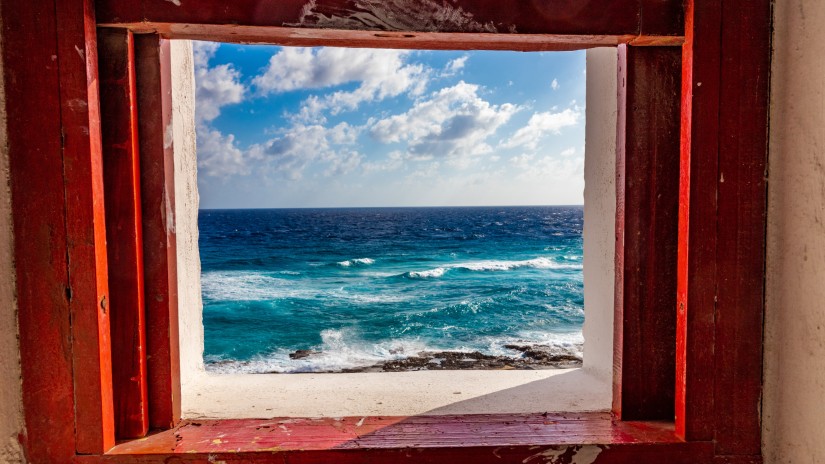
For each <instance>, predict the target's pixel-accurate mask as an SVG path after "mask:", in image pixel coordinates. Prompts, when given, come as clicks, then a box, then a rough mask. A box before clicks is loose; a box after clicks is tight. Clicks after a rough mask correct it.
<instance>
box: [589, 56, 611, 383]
mask: <svg viewBox="0 0 825 464" xmlns="http://www.w3.org/2000/svg"><path fill="white" fill-rule="evenodd" d="M617 57H618V55H617V51H616V49H615V48H594V49H592V50H588V51H587V111H586V114H587V127H586V132H585V142H586V143H585V157H584V310H585V313H584V315H585V321H584V340H585V344H584V368H585V369H586V370H588V371H590V372H591V373H593V374H594V375H595V376H597V377H598V378H599V379H602V380H603V381H606V382H610V381H611V379H612V378H613V287H614V283H615V282H614V281H615V272H614V269H615V267H614V255H615V247H616V235H615V234H616V115H617V109H616V103H617V93H616V91H617V89H616V66H617Z"/></svg>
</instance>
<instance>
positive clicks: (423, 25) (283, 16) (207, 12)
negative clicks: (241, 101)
mask: <svg viewBox="0 0 825 464" xmlns="http://www.w3.org/2000/svg"><path fill="white" fill-rule="evenodd" d="M97 7H98V18H99V20H100V22H101V23H102V24H107V25H114V24H124V23H132V24H134V23H141V22H143V23H150V24H163V23H167V24H173V23H178V24H212V25H228V24H235V25H240V26H260V27H273V26H275V27H303V28H317V29H338V30H369V31H404V32H459V33H478V32H487V33H500V34H512V33H519V34H561V35H631V36H640V35H642V34H643V33H645V32H646V31H648V30H649V31H652V32H655V33H656V34H657V35H662V36H681V35H682V24H681V21H680V18H681V2H680V1H678V0H633V1H632V2H616V1H614V0H561V1H556V2H515V3H512V2H501V1H499V0H456V1H452V2H449V3H443V2H437V1H432V0H408V1H388V2H358V1H355V0H317V1H312V2H310V1H308V0H236V1H234V2H229V3H227V2H223V1H219V0H202V1H199V2H180V4H177V3H176V2H170V1H166V0H135V1H131V2H123V1H118V0H98V2H97ZM648 11H649V14H646V15H644V23H642V21H643V14H644V13H646V12H648ZM642 24H644V27H642Z"/></svg>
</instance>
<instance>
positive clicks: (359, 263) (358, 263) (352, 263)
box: [337, 258, 375, 267]
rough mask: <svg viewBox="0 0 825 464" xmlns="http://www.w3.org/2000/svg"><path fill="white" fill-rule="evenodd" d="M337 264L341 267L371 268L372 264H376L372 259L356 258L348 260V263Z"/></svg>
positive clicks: (340, 262)
mask: <svg viewBox="0 0 825 464" xmlns="http://www.w3.org/2000/svg"><path fill="white" fill-rule="evenodd" d="M337 264H338V265H339V266H341V267H350V266H369V265H371V264H375V260H374V259H372V258H356V259H348V260H346V261H339V262H338V263H337Z"/></svg>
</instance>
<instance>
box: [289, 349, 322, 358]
mask: <svg viewBox="0 0 825 464" xmlns="http://www.w3.org/2000/svg"><path fill="white" fill-rule="evenodd" d="M320 353H321V352H320V351H315V350H297V351H295V352H292V353H289V359H303V358H306V357H309V356H312V355H313V354H320Z"/></svg>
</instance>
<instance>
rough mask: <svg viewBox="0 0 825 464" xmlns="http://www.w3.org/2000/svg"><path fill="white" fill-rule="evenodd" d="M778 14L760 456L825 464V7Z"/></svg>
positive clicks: (803, 4) (783, 7)
mask: <svg viewBox="0 0 825 464" xmlns="http://www.w3.org/2000/svg"><path fill="white" fill-rule="evenodd" d="M774 14H775V32H774V55H773V64H772V66H773V70H772V73H773V75H772V78H771V131H770V155H769V164H770V174H769V182H768V230H767V233H768V249H767V288H766V309H765V364H764V392H763V406H762V412H763V454H764V457H765V462H766V463H794V464H807V463H818V462H823V460H825V28H823V25H825V2H823V1H822V0H783V1H779V2H776V4H775V11H774Z"/></svg>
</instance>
